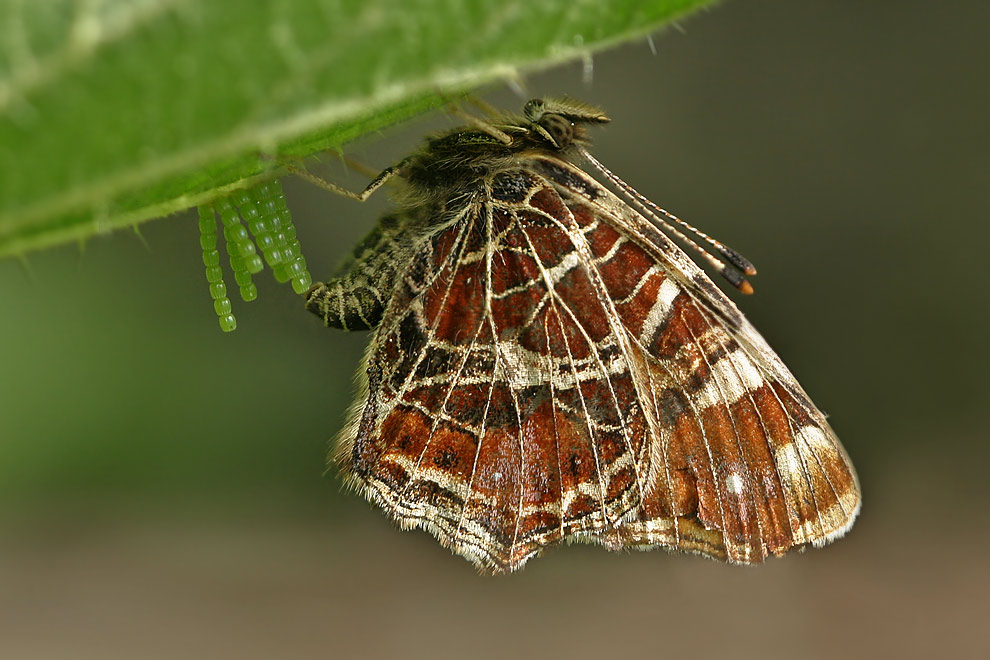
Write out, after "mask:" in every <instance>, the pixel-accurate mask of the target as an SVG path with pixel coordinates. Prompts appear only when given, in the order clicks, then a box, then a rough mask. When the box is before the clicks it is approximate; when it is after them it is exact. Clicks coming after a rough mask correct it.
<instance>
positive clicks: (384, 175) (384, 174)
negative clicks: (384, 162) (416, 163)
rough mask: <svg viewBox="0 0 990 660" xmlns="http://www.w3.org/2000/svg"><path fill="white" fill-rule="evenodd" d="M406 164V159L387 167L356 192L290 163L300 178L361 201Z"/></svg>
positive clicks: (290, 169) (292, 170) (291, 168)
mask: <svg viewBox="0 0 990 660" xmlns="http://www.w3.org/2000/svg"><path fill="white" fill-rule="evenodd" d="M405 164H406V160H403V161H400V162H399V163H398V164H396V165H393V166H391V167H386V168H385V169H384V170H382V171H381V172H379V173H378V176H376V177H375V178H374V179H372V180H371V183H369V184H368V185H367V186H366V187H365V189H364V190H362V191H361V192H354V191H353V190H348V189H347V188H344V187H342V186H338V185H337V184H336V183H330V182H329V181H327V180H326V179H324V178H322V177H319V176H316V175H315V174H313V173H312V172H309V171H307V170H305V169H303V168H301V167H297V166H295V165H290V166H289V171H290V172H292V173H293V174H295V175H296V176H298V177H299V178H300V179H305V180H306V181H309V182H310V183H312V184H313V185H315V186H318V187H320V188H323V189H324V190H329V191H330V192H332V193H336V194H338V195H343V196H344V197H350V198H351V199H356V200H357V201H359V202H363V201H365V200H366V199H368V198H369V197H371V195H372V193H374V192H375V191H376V190H378V189H379V188H381V187H382V186H383V185H385V183H386V182H387V181H388V180H389V179H391V178H392V177H393V176H395V175H396V174H398V173H399V170H401V169H402V167H403V166H404V165H405Z"/></svg>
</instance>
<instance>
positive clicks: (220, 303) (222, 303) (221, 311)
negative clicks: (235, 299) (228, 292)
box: [213, 298, 232, 316]
mask: <svg viewBox="0 0 990 660" xmlns="http://www.w3.org/2000/svg"><path fill="white" fill-rule="evenodd" d="M231 307H232V305H231V304H230V298H220V299H219V300H214V301H213V309H214V310H216V312H217V316H226V315H227V314H230V310H231Z"/></svg>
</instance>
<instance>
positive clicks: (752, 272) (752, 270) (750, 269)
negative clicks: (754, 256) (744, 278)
mask: <svg viewBox="0 0 990 660" xmlns="http://www.w3.org/2000/svg"><path fill="white" fill-rule="evenodd" d="M743 273H745V274H746V275H749V276H750V277H752V276H753V275H756V268H755V267H754V266H752V265H749V266H746V270H744V271H743Z"/></svg>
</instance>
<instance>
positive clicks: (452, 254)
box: [306, 98, 860, 573]
mask: <svg viewBox="0 0 990 660" xmlns="http://www.w3.org/2000/svg"><path fill="white" fill-rule="evenodd" d="M607 121H609V120H608V118H607V117H606V116H605V114H604V113H603V112H602V111H601V110H599V109H598V108H595V107H592V106H590V105H587V104H585V103H581V102H579V101H575V100H572V99H566V98H565V99H549V98H547V99H534V100H532V101H529V102H528V103H527V104H526V105H525V107H524V111H523V113H522V114H521V115H518V114H509V113H505V114H498V115H495V116H494V117H492V118H491V119H485V120H483V119H471V120H470V123H469V124H468V125H465V126H463V127H460V128H456V129H453V130H450V131H447V132H445V133H442V134H439V135H436V136H434V137H432V138H429V139H428V140H427V141H426V143H425V144H424V146H423V147H422V148H421V149H420V150H419V151H418V152H416V153H414V154H412V155H411V156H409V157H407V158H405V159H403V160H402V161H400V162H399V163H398V164H397V165H395V166H394V167H391V168H388V169H386V170H385V171H384V172H382V173H381V174H380V175H379V176H378V177H376V178H375V179H374V180H373V181H372V182H371V183H370V184H369V185H368V187H367V188H366V189H365V190H364V191H363V192H362V193H359V194H356V193H349V192H347V191H343V190H342V189H340V188H338V187H337V186H335V185H333V184H327V183H325V182H324V185H326V186H327V187H329V188H330V189H332V190H334V191H336V192H344V194H348V195H349V196H351V197H354V198H356V199H361V200H363V199H366V198H367V197H368V195H370V194H371V193H372V192H374V191H375V190H376V189H377V188H379V187H380V186H381V185H383V184H384V183H385V182H386V181H388V180H390V179H395V178H398V179H400V180H401V181H402V183H403V185H402V186H401V190H399V192H398V193H397V204H396V208H395V210H394V211H392V212H391V213H388V214H387V215H385V216H384V217H383V218H382V219H381V220H380V222H379V223H378V225H377V226H376V228H375V229H374V230H373V231H372V232H371V234H370V235H369V236H368V237H367V238H366V239H365V240H364V241H362V242H361V243H360V244H359V245H358V246H357V248H356V249H355V250H354V253H353V255H352V257H351V258H350V259H349V260H348V262H347V263H345V264H344V265H343V266H342V268H341V269H340V271H339V272H338V273H337V275H336V277H334V278H332V279H330V280H328V281H327V282H325V283H317V284H316V285H314V286H313V288H312V289H311V290H310V291H309V293H308V295H307V301H306V306H307V308H308V309H309V310H310V311H312V312H314V313H316V314H317V315H319V316H320V317H322V318H323V319H324V321H325V322H326V324H327V325H328V326H332V327H337V328H342V329H345V330H373V331H374V338H373V339H372V341H371V342H370V345H369V347H368V350H367V354H366V356H365V361H364V364H363V366H362V368H361V372H360V390H361V391H360V393H359V395H358V398H357V401H356V403H355V405H354V407H353V409H352V411H351V414H350V420H349V422H348V423H347V425H346V427H345V428H344V430H343V431H342V433H341V435H340V437H339V439H338V442H337V447H336V451H335V452H334V454H335V455H334V460H336V462H337V463H338V464H339V466H340V467H341V469H342V472H343V474H344V475H345V479H346V481H347V483H348V484H349V485H351V486H353V487H354V488H355V489H357V490H358V491H359V492H361V493H362V494H363V495H364V496H365V497H367V498H368V499H369V500H371V501H372V502H375V503H377V504H378V505H380V506H381V507H382V508H383V509H384V510H385V512H386V513H387V514H388V515H389V516H390V517H391V518H393V519H394V520H395V521H396V522H397V523H398V524H399V526H400V527H402V528H404V529H411V528H422V529H424V530H426V531H428V532H429V533H431V534H432V535H433V536H435V537H436V538H437V539H438V540H439V541H440V543H442V544H443V545H444V546H447V547H449V548H450V549H451V550H452V551H453V552H455V553H458V554H460V555H463V556H464V557H466V558H467V559H469V560H470V561H472V562H473V563H475V564H476V565H477V566H478V567H479V569H480V570H482V571H484V572H494V573H500V572H507V571H513V570H516V569H518V568H520V567H522V566H523V565H524V564H525V563H526V562H527V561H528V560H529V559H530V558H532V557H534V556H536V555H538V554H540V553H541V552H542V551H543V550H545V549H546V548H548V547H551V546H553V545H555V544H558V543H561V542H563V541H585V542H593V543H598V544H601V545H603V546H605V547H606V548H608V549H610V550H621V549H627V548H637V549H649V548H654V547H661V548H667V549H670V550H679V551H687V552H693V553H699V554H702V555H705V556H708V557H711V558H714V559H718V560H725V561H728V562H731V563H734V564H755V563H760V562H762V561H763V560H764V559H766V558H767V557H770V556H773V555H782V554H783V553H785V552H786V551H788V550H790V549H791V548H799V547H804V546H808V545H813V546H821V545H824V544H825V543H827V542H829V541H831V540H833V539H835V538H838V537H840V536H842V535H843V534H844V533H845V532H846V531H847V530H848V529H849V528H850V527H851V526H852V524H853V521H854V520H855V518H856V515H857V513H858V511H859V508H860V490H859V485H858V482H857V477H856V474H855V471H854V469H853V466H852V464H851V462H850V460H849V458H848V456H847V454H846V452H845V450H844V449H843V447H842V445H841V444H840V442H839V440H838V439H837V438H836V436H835V434H834V433H833V431H832V429H831V428H830V427H829V425H828V423H827V422H826V420H825V416H824V415H823V414H822V412H821V411H819V410H818V409H817V408H816V407H815V405H814V404H813V403H812V402H811V401H810V399H809V398H808V396H807V394H805V392H804V390H803V389H802V388H801V386H800V385H799V384H798V383H797V381H796V380H795V379H794V376H792V375H791V373H790V371H789V370H788V369H787V367H786V366H785V365H784V363H783V362H782V361H781V360H780V358H779V357H777V355H776V354H775V353H774V352H773V350H771V348H770V347H769V346H768V345H767V343H766V341H765V340H764V339H763V338H762V337H761V336H760V334H759V333H758V332H757V331H756V330H755V329H754V328H753V326H752V325H750V324H749V322H748V321H747V320H746V319H745V318H744V317H743V315H742V314H741V313H740V312H739V310H738V308H737V307H736V306H735V305H734V304H733V302H732V301H731V300H730V299H729V298H728V297H727V296H726V295H725V294H724V293H723V292H722V290H721V289H719V288H718V287H717V286H716V285H715V284H714V283H713V282H712V281H711V279H709V277H708V276H707V275H706V274H705V272H704V271H703V270H702V269H701V268H699V267H698V265H696V264H695V262H694V261H692V260H691V259H690V258H689V257H688V256H687V255H686V254H685V252H683V251H682V250H681V248H680V247H678V246H677V245H676V244H675V243H674V242H673V241H672V240H671V238H669V237H668V236H667V235H666V234H665V233H664V232H665V231H669V232H673V234H675V235H676V236H678V237H681V238H685V239H686V237H685V236H684V234H683V233H682V232H681V231H680V230H678V229H677V228H676V227H675V226H674V224H672V222H671V221H676V222H677V223H681V221H680V220H679V219H677V218H676V217H675V216H673V215H671V214H669V213H667V212H665V211H662V210H661V209H659V208H658V207H656V206H655V205H653V204H652V202H649V200H647V199H646V198H645V197H643V196H641V195H639V193H637V192H636V191H635V190H633V189H632V188H631V187H630V186H628V185H627V184H625V183H624V182H623V181H622V180H621V179H619V178H618V177H617V176H615V175H614V174H612V173H611V172H610V171H609V170H608V169H607V168H605V167H604V165H602V164H601V163H599V162H598V161H597V160H596V159H595V158H594V157H593V156H592V155H591V153H590V152H589V151H588V146H589V141H588V136H587V129H588V127H590V126H593V125H597V124H603V123H605V122H607ZM584 162H586V163H590V164H591V166H592V167H593V168H594V169H595V170H597V171H598V172H599V174H600V175H601V176H602V177H603V178H604V179H605V180H606V181H608V182H609V183H610V184H611V185H613V186H614V187H615V189H616V192H613V191H612V190H610V189H609V187H607V186H606V185H605V184H603V183H601V182H600V181H599V180H598V179H596V178H595V177H593V176H591V175H590V174H588V172H586V171H585V170H584V169H582V167H581V166H580V164H581V163H584ZM616 193H618V194H616ZM681 224H682V225H683V226H686V227H688V228H690V229H693V228H691V227H690V226H689V225H686V223H681ZM694 231H695V232H696V233H697V235H699V236H701V237H702V238H703V239H704V240H706V241H707V242H708V244H709V245H710V246H711V247H712V248H713V249H714V250H715V251H717V252H718V253H719V254H721V255H722V256H723V257H724V258H725V259H726V262H723V261H721V260H719V259H718V258H717V257H715V256H713V255H711V254H710V253H709V252H706V251H703V250H700V249H699V251H700V252H701V253H702V254H703V256H705V257H706V258H707V259H708V260H709V262H710V263H712V264H713V265H714V266H715V267H716V268H718V269H719V270H720V272H721V273H722V274H723V275H725V276H726V278H727V279H729V281H730V282H731V283H733V284H734V285H735V286H736V287H737V288H739V289H740V290H741V291H743V292H751V291H752V288H751V287H750V285H749V283H748V281H747V280H746V279H745V278H744V277H743V275H746V274H754V273H755V269H754V268H753V267H752V266H751V264H749V262H747V261H746V260H745V259H743V258H742V257H741V256H740V255H738V253H735V252H733V251H732V250H730V249H729V248H727V247H725V246H723V245H722V244H721V243H718V242H717V241H714V240H713V239H710V238H709V237H707V236H706V235H704V234H702V233H701V232H699V231H697V230H694ZM686 240H688V242H689V243H690V244H691V245H693V246H695V247H697V244H696V243H694V242H693V241H690V239H686Z"/></svg>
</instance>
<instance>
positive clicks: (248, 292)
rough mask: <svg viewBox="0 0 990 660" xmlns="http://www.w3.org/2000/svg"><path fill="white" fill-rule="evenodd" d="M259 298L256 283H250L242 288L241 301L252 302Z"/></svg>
mask: <svg viewBox="0 0 990 660" xmlns="http://www.w3.org/2000/svg"><path fill="white" fill-rule="evenodd" d="M257 297H258V286H257V285H256V284H255V283H254V282H250V283H248V284H247V285H245V286H242V287H241V299H242V300H244V301H245V302H251V301H252V300H254V299H255V298H257Z"/></svg>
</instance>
